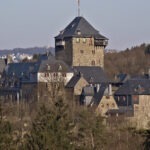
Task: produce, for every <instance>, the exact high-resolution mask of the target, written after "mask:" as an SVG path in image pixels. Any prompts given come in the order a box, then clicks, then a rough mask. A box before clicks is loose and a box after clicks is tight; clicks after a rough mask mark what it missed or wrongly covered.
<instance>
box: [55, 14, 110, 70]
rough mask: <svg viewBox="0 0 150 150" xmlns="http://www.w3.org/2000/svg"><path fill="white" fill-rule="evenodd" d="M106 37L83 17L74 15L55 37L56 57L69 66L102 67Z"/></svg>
mask: <svg viewBox="0 0 150 150" xmlns="http://www.w3.org/2000/svg"><path fill="white" fill-rule="evenodd" d="M107 44H108V39H107V38H106V37H104V36H103V35H101V34H100V33H99V32H98V31H97V30H96V29H95V28H94V27H92V25H91V24H90V23H89V22H88V21H87V20H86V19H85V18H83V17H80V16H78V17H76V18H75V19H74V20H73V21H72V22H71V23H70V24H69V25H68V26H67V27H66V28H65V29H64V30H62V31H60V33H59V35H57V36H56V37H55V52H56V59H59V60H63V61H64V62H66V63H67V64H68V65H69V66H99V67H102V68H104V48H105V47H106V46H107Z"/></svg>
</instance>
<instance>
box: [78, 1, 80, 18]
mask: <svg viewBox="0 0 150 150" xmlns="http://www.w3.org/2000/svg"><path fill="white" fill-rule="evenodd" d="M79 16H80V0H78V17H79Z"/></svg>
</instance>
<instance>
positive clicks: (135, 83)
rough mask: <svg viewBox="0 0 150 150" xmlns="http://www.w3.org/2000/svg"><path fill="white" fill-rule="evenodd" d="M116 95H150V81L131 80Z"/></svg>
mask: <svg viewBox="0 0 150 150" xmlns="http://www.w3.org/2000/svg"><path fill="white" fill-rule="evenodd" d="M115 95H150V79H130V80H128V81H127V82H125V83H124V84H123V85H122V86H121V87H120V88H119V89H118V90H117V91H116V92H115Z"/></svg>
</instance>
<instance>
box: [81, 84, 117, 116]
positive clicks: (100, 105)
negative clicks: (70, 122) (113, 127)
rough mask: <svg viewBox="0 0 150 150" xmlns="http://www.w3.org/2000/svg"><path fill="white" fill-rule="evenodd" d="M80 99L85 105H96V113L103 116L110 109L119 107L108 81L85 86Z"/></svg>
mask: <svg viewBox="0 0 150 150" xmlns="http://www.w3.org/2000/svg"><path fill="white" fill-rule="evenodd" d="M80 101H81V103H82V104H83V105H86V106H89V107H95V108H96V113H97V114H100V115H102V116H105V115H106V113H107V111H108V110H116V109H118V107H117V104H116V102H115V100H114V98H113V96H112V92H111V85H109V84H108V83H102V84H101V85H97V86H92V85H89V86H86V87H84V88H83V91H82V94H81V98H80Z"/></svg>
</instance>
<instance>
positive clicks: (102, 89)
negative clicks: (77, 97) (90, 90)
mask: <svg viewBox="0 0 150 150" xmlns="http://www.w3.org/2000/svg"><path fill="white" fill-rule="evenodd" d="M107 86H108V84H107V83H103V84H101V86H100V90H99V91H98V92H97V93H95V95H94V97H93V101H94V104H95V105H98V104H99V103H100V101H101V99H102V97H103V95H104V92H105V90H106V88H107Z"/></svg>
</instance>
